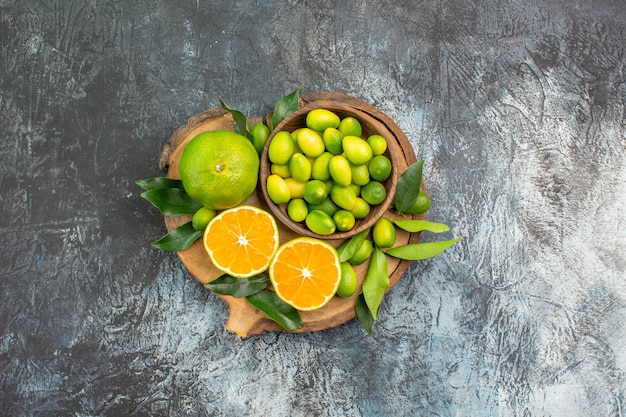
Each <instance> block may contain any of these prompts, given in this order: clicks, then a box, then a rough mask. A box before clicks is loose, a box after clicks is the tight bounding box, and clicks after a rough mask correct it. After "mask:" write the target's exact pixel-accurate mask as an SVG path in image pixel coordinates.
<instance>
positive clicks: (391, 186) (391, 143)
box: [259, 100, 402, 240]
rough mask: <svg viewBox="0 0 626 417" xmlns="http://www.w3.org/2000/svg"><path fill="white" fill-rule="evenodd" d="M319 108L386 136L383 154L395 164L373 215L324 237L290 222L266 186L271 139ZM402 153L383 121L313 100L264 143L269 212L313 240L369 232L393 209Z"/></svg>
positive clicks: (263, 184) (263, 168)
mask: <svg viewBox="0 0 626 417" xmlns="http://www.w3.org/2000/svg"><path fill="white" fill-rule="evenodd" d="M317 108H324V109H327V110H330V111H339V112H343V113H350V115H352V116H354V117H355V118H357V119H358V120H359V121H360V122H361V123H363V122H365V123H367V124H369V125H371V127H372V128H373V129H374V130H375V131H376V132H377V134H379V135H381V136H382V137H384V138H385V140H386V141H387V150H386V151H385V154H384V155H386V156H387V157H388V158H389V159H390V161H391V164H392V171H391V175H390V177H389V178H388V179H387V180H385V188H386V190H387V196H386V197H385V200H383V202H382V203H381V204H378V205H376V206H374V207H375V211H374V213H373V214H372V213H371V212H370V214H368V215H367V216H366V217H364V218H363V219H357V220H356V224H355V226H354V227H353V228H352V229H350V230H347V231H336V232H335V233H332V234H329V235H321V234H318V233H315V232H313V231H312V230H310V229H309V228H308V227H306V225H305V224H304V223H298V222H295V221H293V220H291V218H289V216H288V214H287V210H286V204H282V205H278V204H276V203H274V202H273V201H272V200H271V199H270V198H269V194H268V192H267V184H266V181H267V177H268V176H269V175H270V174H271V171H270V165H271V164H270V162H269V157H268V150H269V146H270V143H271V141H272V139H273V138H274V137H275V136H276V134H277V133H278V132H280V131H282V130H288V129H285V126H287V125H288V124H290V123H291V122H292V121H293V119H297V118H300V117H303V116H305V115H306V114H308V113H309V112H310V111H311V110H313V109H317ZM293 130H295V129H293ZM293 130H290V132H292V131H293ZM401 152H402V149H401V147H400V144H399V143H398V140H397V138H396V136H395V135H394V134H393V133H392V132H391V130H390V129H389V128H387V126H385V125H384V124H383V123H382V122H381V121H380V120H378V119H376V118H375V117H373V116H372V115H370V114H368V113H366V112H364V111H362V110H360V109H358V108H356V107H353V106H350V105H348V104H345V103H342V102H338V101H332V100H318V101H314V102H311V103H307V104H305V105H303V106H301V107H300V108H299V109H298V110H296V111H295V112H293V113H291V114H290V115H288V116H287V117H285V118H284V119H283V120H282V121H281V122H280V123H279V124H278V125H277V126H276V127H275V128H274V129H273V130H272V132H270V135H269V137H268V139H267V142H266V143H265V146H264V147H263V152H262V153H261V157H260V168H259V170H260V173H259V181H260V183H261V191H262V196H263V199H264V201H265V203H266V205H267V206H268V208H269V209H270V211H271V212H272V213H273V214H274V216H275V217H276V218H277V220H279V221H280V222H281V223H282V224H283V225H285V226H286V227H287V228H288V229H290V230H292V231H294V232H296V233H298V234H300V235H303V236H308V237H314V238H318V239H323V240H335V239H347V238H350V237H352V236H354V235H356V234H358V233H361V232H362V231H364V230H366V229H369V228H370V227H372V226H373V225H374V224H375V223H376V221H378V219H380V218H381V217H383V216H384V215H385V213H387V210H388V209H389V207H390V206H391V203H392V202H393V199H394V195H395V191H396V186H397V182H398V177H399V175H400V173H399V172H398V169H397V167H398V165H399V162H398V155H399V154H400V153H401Z"/></svg>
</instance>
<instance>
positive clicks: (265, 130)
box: [250, 123, 271, 155]
mask: <svg viewBox="0 0 626 417" xmlns="http://www.w3.org/2000/svg"><path fill="white" fill-rule="evenodd" d="M270 133H271V132H270V128H269V127H267V126H265V125H264V124H263V123H256V124H254V125H253V126H252V127H251V128H250V135H251V136H252V144H253V145H254V149H256V153H257V154H259V155H261V152H263V148H264V147H265V143H266V142H267V138H269V137H270Z"/></svg>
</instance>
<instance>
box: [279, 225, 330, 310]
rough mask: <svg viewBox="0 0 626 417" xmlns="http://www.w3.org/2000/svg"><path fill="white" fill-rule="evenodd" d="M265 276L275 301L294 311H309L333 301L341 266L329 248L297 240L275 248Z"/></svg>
mask: <svg viewBox="0 0 626 417" xmlns="http://www.w3.org/2000/svg"><path fill="white" fill-rule="evenodd" d="M269 274H270V279H271V281H272V284H273V285H274V290H275V291H276V294H277V295H278V297H280V298H281V299H282V300H283V301H285V302H286V303H287V304H289V305H291V306H292V307H294V308H295V309H298V310H303V311H310V310H317V309H318V308H321V307H323V306H325V305H326V304H327V303H328V302H329V301H330V300H331V299H332V298H333V296H334V295H335V293H336V292H337V288H338V287H339V281H340V280H341V266H340V263H339V257H338V256H337V251H336V250H335V248H333V247H332V246H331V245H329V244H328V243H326V242H324V241H321V240H319V239H313V238H308V237H299V238H296V239H293V240H290V241H289V242H286V243H285V244H283V245H282V246H281V247H279V248H278V251H277V252H276V255H275V256H274V260H273V261H272V263H271V264H270V269H269Z"/></svg>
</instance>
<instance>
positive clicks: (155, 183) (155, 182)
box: [135, 177, 183, 190]
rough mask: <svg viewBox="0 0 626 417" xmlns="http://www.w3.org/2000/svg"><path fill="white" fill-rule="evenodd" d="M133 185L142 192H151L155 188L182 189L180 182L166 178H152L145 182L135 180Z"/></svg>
mask: <svg viewBox="0 0 626 417" xmlns="http://www.w3.org/2000/svg"><path fill="white" fill-rule="evenodd" d="M135 184H137V185H138V186H140V187H141V188H143V189H144V190H153V189H155V188H183V182H182V181H181V180H174V179H172V178H167V177H154V178H148V179H146V180H137V181H135Z"/></svg>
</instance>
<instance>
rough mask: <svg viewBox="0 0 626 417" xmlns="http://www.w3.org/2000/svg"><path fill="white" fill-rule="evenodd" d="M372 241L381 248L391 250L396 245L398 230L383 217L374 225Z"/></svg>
mask: <svg viewBox="0 0 626 417" xmlns="http://www.w3.org/2000/svg"><path fill="white" fill-rule="evenodd" d="M372 239H373V240H374V244H375V245H376V246H378V247H379V248H390V247H392V246H393V245H394V243H396V228H395V227H394V225H393V222H392V221H391V220H389V219H388V218H386V217H381V218H380V219H378V220H377V221H376V223H374V227H373V228H372Z"/></svg>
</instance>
